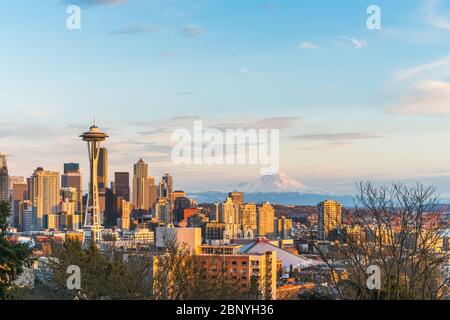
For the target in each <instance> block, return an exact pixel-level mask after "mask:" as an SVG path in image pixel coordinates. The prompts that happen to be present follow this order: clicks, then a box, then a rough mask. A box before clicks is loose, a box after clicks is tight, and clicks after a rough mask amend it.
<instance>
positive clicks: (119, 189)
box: [114, 172, 130, 202]
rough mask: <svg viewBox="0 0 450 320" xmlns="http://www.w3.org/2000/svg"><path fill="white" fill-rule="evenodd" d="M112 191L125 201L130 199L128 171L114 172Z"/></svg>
mask: <svg viewBox="0 0 450 320" xmlns="http://www.w3.org/2000/svg"><path fill="white" fill-rule="evenodd" d="M114 193H115V194H116V196H117V197H122V198H123V199H124V200H125V201H128V202H129V201H130V173H129V172H116V173H115V174H114Z"/></svg>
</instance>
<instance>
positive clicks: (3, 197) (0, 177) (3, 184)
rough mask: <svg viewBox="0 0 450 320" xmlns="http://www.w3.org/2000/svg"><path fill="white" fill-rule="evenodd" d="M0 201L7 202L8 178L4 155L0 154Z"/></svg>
mask: <svg viewBox="0 0 450 320" xmlns="http://www.w3.org/2000/svg"><path fill="white" fill-rule="evenodd" d="M0 201H9V176H8V165H7V162H6V155H4V154H1V153H0Z"/></svg>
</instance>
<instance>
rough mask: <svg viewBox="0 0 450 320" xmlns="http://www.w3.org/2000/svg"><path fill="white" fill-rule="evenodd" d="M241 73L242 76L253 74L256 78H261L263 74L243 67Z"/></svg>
mask: <svg viewBox="0 0 450 320" xmlns="http://www.w3.org/2000/svg"><path fill="white" fill-rule="evenodd" d="M239 72H240V73H242V74H251V75H255V76H259V75H261V74H262V73H261V72H259V71H253V70H250V69H249V68H247V67H242V68H241V69H239Z"/></svg>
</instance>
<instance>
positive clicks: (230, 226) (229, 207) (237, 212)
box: [219, 197, 242, 239]
mask: <svg viewBox="0 0 450 320" xmlns="http://www.w3.org/2000/svg"><path fill="white" fill-rule="evenodd" d="M219 222H221V223H223V224H225V228H226V230H225V233H226V238H229V239H237V238H242V225H241V206H240V205H239V203H237V202H236V201H234V200H233V199H231V198H230V197H228V198H227V199H226V200H225V201H224V202H222V203H221V204H220V205H219Z"/></svg>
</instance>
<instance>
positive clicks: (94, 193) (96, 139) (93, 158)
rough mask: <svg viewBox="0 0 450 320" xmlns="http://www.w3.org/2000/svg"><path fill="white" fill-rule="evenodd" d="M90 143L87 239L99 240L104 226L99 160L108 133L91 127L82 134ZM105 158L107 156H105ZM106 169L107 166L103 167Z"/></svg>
mask: <svg viewBox="0 0 450 320" xmlns="http://www.w3.org/2000/svg"><path fill="white" fill-rule="evenodd" d="M80 137H81V138H82V139H83V141H86V142H87V144H88V154H89V168H90V183H89V197H88V199H89V200H88V203H87V213H88V216H86V223H85V231H86V233H85V240H86V241H88V242H89V241H93V242H95V243H97V242H99V241H100V240H101V237H102V226H101V224H100V205H99V195H98V172H97V169H98V161H99V156H100V144H101V143H102V142H103V141H105V140H106V138H107V137H108V135H107V134H106V133H104V132H101V131H100V130H99V128H98V127H96V126H95V125H93V126H91V127H90V128H89V131H87V132H85V133H83V134H82V135H81V136H80ZM103 159H105V157H104V158H103ZM103 169H105V168H103Z"/></svg>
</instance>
